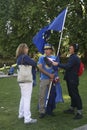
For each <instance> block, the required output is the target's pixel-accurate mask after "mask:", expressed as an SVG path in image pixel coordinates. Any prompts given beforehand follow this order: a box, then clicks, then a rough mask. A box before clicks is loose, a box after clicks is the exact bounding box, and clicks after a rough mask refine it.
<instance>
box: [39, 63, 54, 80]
mask: <svg viewBox="0 0 87 130" xmlns="http://www.w3.org/2000/svg"><path fill="white" fill-rule="evenodd" d="M38 68H39V70H40V72H42V73H44V74H45V75H47V76H49V77H50V79H53V78H54V74H50V73H48V72H47V71H45V70H44V69H43V68H42V64H38Z"/></svg>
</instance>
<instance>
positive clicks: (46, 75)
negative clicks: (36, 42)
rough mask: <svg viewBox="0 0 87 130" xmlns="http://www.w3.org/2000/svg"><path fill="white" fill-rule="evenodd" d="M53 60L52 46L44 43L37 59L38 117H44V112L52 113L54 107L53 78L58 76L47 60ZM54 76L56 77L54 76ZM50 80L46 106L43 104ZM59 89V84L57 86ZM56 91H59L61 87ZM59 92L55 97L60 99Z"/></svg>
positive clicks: (54, 88) (54, 91) (54, 90)
mask: <svg viewBox="0 0 87 130" xmlns="http://www.w3.org/2000/svg"><path fill="white" fill-rule="evenodd" d="M48 59H51V60H55V59H56V57H55V56H54V55H53V46H52V45H50V44H48V43H47V44H45V46H44V55H42V56H40V58H39V61H38V68H39V70H40V92H39V113H40V116H39V118H44V117H45V115H46V114H48V115H54V114H53V109H54V108H55V100H56V99H55V98H56V87H55V85H54V79H55V78H56V81H58V80H57V78H58V79H59V77H58V69H57V71H55V69H54V68H53V66H52V65H51V64H50V63H49V60H48ZM47 61H48V63H47ZM55 76H56V77H55ZM51 82H52V87H51V91H50V96H49V101H48V104H47V106H45V101H46V93H47V89H48V90H49V86H50V83H51ZM58 88H59V89H60V86H58ZM57 91H58V92H59V91H60V92H61V89H60V90H58V89H57ZM61 97H62V96H61V94H59V97H57V100H61V101H62V99H61ZM59 98H60V99H59Z"/></svg>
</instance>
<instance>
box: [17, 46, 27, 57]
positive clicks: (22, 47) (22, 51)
mask: <svg viewBox="0 0 87 130" xmlns="http://www.w3.org/2000/svg"><path fill="white" fill-rule="evenodd" d="M25 48H28V46H27V44H26V43H21V44H20V45H19V46H18V47H17V49H16V58H17V57H18V56H19V55H21V54H25V52H24V49H25Z"/></svg>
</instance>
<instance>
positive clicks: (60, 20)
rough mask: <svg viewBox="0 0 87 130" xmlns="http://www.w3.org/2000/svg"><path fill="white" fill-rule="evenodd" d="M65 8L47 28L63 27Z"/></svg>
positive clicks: (58, 28) (60, 29) (57, 28)
mask: <svg viewBox="0 0 87 130" xmlns="http://www.w3.org/2000/svg"><path fill="white" fill-rule="evenodd" d="M66 13H67V9H65V10H63V11H62V12H61V13H60V14H59V15H58V16H57V17H56V18H55V19H54V20H53V22H52V23H51V24H50V25H49V28H48V30H55V31H62V30H63V28H64V23H65V18H66Z"/></svg>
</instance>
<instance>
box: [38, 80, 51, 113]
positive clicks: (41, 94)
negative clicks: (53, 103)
mask: <svg viewBox="0 0 87 130" xmlns="http://www.w3.org/2000/svg"><path fill="white" fill-rule="evenodd" d="M49 85H50V80H49V79H46V80H41V81H40V92H39V112H40V113H45V98H46V90H47V87H49Z"/></svg>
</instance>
